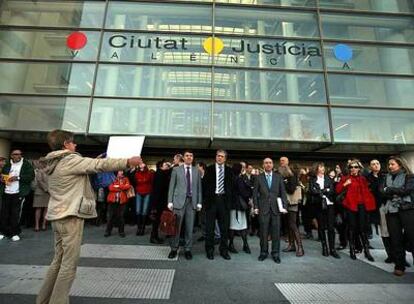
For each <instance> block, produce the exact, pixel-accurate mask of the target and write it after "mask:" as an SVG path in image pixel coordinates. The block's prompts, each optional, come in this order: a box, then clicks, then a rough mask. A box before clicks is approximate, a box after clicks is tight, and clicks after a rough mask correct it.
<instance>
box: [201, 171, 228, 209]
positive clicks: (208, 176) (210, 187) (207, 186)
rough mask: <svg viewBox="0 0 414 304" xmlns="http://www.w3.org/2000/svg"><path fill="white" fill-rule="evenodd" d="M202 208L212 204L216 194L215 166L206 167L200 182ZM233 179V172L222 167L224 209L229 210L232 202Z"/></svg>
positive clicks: (207, 207)
mask: <svg viewBox="0 0 414 304" xmlns="http://www.w3.org/2000/svg"><path fill="white" fill-rule="evenodd" d="M202 188H203V202H204V207H205V208H206V209H209V207H210V206H211V205H212V204H213V203H214V200H215V193H216V164H213V165H210V166H208V167H207V169H206V172H205V173H204V177H203V180H202ZM233 189H234V178H233V171H232V170H231V169H230V167H228V166H224V192H225V196H224V200H225V204H226V208H227V209H229V210H230V208H231V205H232V200H233Z"/></svg>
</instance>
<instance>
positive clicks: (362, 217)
mask: <svg viewBox="0 0 414 304" xmlns="http://www.w3.org/2000/svg"><path fill="white" fill-rule="evenodd" d="M346 218H347V220H348V226H349V231H350V232H352V233H354V235H355V236H357V235H358V234H361V233H366V232H367V224H368V214H367V211H366V210H365V206H364V205H362V204H361V205H358V211H357V212H354V211H351V210H347V213H346Z"/></svg>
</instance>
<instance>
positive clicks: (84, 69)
mask: <svg viewBox="0 0 414 304" xmlns="http://www.w3.org/2000/svg"><path fill="white" fill-rule="evenodd" d="M93 73H94V65H93V64H80V63H73V64H72V63H27V62H25V63H17V62H15V63H11V62H0V79H1V80H2V81H0V93H27V94H74V95H90V94H91V90H92V82H93Z"/></svg>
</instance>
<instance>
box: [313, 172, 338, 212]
mask: <svg viewBox="0 0 414 304" xmlns="http://www.w3.org/2000/svg"><path fill="white" fill-rule="evenodd" d="M317 180H318V178H317V177H316V176H311V177H310V178H309V193H310V195H311V203H312V204H313V205H314V206H316V207H318V208H319V207H320V208H321V207H322V196H323V195H325V196H326V197H327V198H328V199H329V200H330V201H331V202H333V203H334V202H335V188H334V182H333V180H332V179H331V178H330V177H329V176H328V175H325V179H324V187H323V189H321V187H320V186H319V184H318V183H317Z"/></svg>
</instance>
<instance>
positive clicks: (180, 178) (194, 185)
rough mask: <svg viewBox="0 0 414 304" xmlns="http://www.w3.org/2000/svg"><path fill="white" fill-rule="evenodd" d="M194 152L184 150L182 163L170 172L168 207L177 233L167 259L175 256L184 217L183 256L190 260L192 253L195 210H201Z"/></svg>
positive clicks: (198, 172) (199, 180)
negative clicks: (173, 217) (175, 223)
mask: <svg viewBox="0 0 414 304" xmlns="http://www.w3.org/2000/svg"><path fill="white" fill-rule="evenodd" d="M193 160H194V154H193V153H192V152H191V151H189V150H187V151H185V152H184V164H183V165H182V166H178V167H175V168H174V169H173V171H172V174H171V180H170V186H169V189H168V208H169V209H170V210H172V211H174V214H176V215H177V228H178V229H177V234H176V235H175V237H173V238H172V241H171V243H170V245H171V252H170V254H169V255H168V258H169V259H174V258H175V257H176V256H177V252H178V247H179V242H180V232H181V226H182V223H183V220H184V219H185V245H184V256H185V258H186V259H187V260H191V259H192V258H193V255H192V253H191V248H192V246H193V228H194V218H195V212H196V210H201V199H202V192H201V175H200V171H199V170H198V168H196V167H195V166H193Z"/></svg>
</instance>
